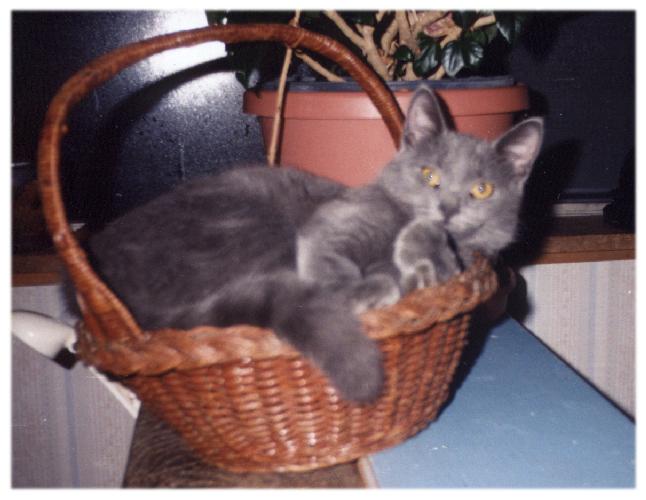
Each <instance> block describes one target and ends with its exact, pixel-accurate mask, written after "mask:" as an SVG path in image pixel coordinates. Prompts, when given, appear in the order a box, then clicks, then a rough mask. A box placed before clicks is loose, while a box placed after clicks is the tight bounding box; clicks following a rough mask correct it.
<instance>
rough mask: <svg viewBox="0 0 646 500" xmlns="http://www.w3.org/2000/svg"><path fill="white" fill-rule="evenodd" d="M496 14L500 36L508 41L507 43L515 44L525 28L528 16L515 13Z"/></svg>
mask: <svg viewBox="0 0 646 500" xmlns="http://www.w3.org/2000/svg"><path fill="white" fill-rule="evenodd" d="M494 14H495V16H496V26H497V28H498V31H500V34H501V35H502V36H503V37H504V38H505V40H507V43H510V44H512V43H514V41H515V40H516V38H517V37H518V35H519V34H520V32H521V30H522V28H523V23H524V22H525V19H526V18H527V15H526V14H518V13H515V12H495V13H494Z"/></svg>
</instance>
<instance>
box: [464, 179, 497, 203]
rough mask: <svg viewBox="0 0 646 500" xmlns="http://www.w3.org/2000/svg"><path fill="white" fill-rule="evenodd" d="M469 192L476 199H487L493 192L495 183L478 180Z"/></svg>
mask: <svg viewBox="0 0 646 500" xmlns="http://www.w3.org/2000/svg"><path fill="white" fill-rule="evenodd" d="M469 193H470V194H471V196H473V197H474V198H475V199H476V200H486V199H487V198H489V197H490V196H491V195H492V194H493V184H492V183H491V182H477V183H476V184H474V185H473V187H472V188H471V191H469Z"/></svg>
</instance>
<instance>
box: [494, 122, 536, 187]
mask: <svg viewBox="0 0 646 500" xmlns="http://www.w3.org/2000/svg"><path fill="white" fill-rule="evenodd" d="M542 142H543V119H542V118H529V119H527V120H525V121H522V122H520V123H519V124H518V125H516V126H515V127H513V128H512V129H511V130H509V131H508V132H507V133H505V135H503V136H502V137H500V138H499V139H498V140H497V141H496V142H495V143H494V146H495V148H496V151H498V152H499V153H500V154H501V155H503V156H504V157H505V158H506V159H507V160H508V161H509V162H510V163H511V165H512V166H513V168H514V173H515V174H516V176H518V177H519V178H520V180H521V181H523V182H524V181H525V179H527V177H529V174H530V172H531V171H532V166H533V165H534V160H536V157H537V156H538V152H539V150H540V149H541V143H542Z"/></svg>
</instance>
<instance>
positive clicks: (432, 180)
mask: <svg viewBox="0 0 646 500" xmlns="http://www.w3.org/2000/svg"><path fill="white" fill-rule="evenodd" d="M422 175H423V176H424V180H425V181H426V184H428V185H429V186H431V187H432V188H438V187H440V174H439V173H437V172H436V171H435V170H433V169H432V168H431V167H424V168H422Z"/></svg>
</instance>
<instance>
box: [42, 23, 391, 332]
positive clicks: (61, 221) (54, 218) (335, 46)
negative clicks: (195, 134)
mask: <svg viewBox="0 0 646 500" xmlns="http://www.w3.org/2000/svg"><path fill="white" fill-rule="evenodd" d="M214 40H219V41H222V42H225V43H238V42H251V41H273V42H282V43H284V44H286V45H288V46H289V47H292V48H306V49H309V50H312V51H314V52H317V53H318V54H320V55H322V56H324V57H327V58H328V59H331V60H332V61H334V62H335V63H337V64H338V65H339V66H341V67H342V68H343V69H345V70H346V71H347V72H348V74H349V75H350V76H351V77H352V78H354V79H355V80H356V81H357V82H358V83H359V85H361V87H362V88H363V90H364V91H365V92H366V93H367V94H368V96H369V97H370V99H371V100H372V102H373V103H374V105H375V106H376V107H377V109H378V110H379V112H380V114H381V116H382V118H383V120H384V122H385V123H386V126H387V127H388V130H389V132H390V135H391V137H392V139H393V141H394V142H395V144H396V145H397V144H398V143H399V138H400V136H401V133H402V123H403V115H402V112H401V110H400V108H399V105H398V104H397V101H395V98H394V97H393V95H392V93H391V92H390V91H389V90H388V89H387V87H386V86H385V85H384V84H383V82H382V81H381V80H380V79H379V77H378V76H377V75H376V74H375V73H374V72H373V71H372V70H371V69H369V68H368V67H367V66H365V65H364V64H363V63H362V62H361V60H360V59H359V58H358V57H357V56H355V55H354V54H353V53H352V52H351V51H350V50H348V49H347V48H345V47H344V46H343V45H342V44H340V43H338V42H336V41H335V40H332V39H330V38H327V37H325V36H323V35H319V34H317V33H312V32H310V31H307V30H305V29H303V28H297V27H292V26H286V25H279V24H276V25H273V24H248V25H228V26H209V27H206V28H199V29H194V30H188V31H181V32H177V33H171V34H168V35H162V36H158V37H154V38H151V39H148V40H144V41H142V42H137V43H133V44H130V45H126V46H124V47H121V48H119V49H116V50H114V51H112V52H110V53H108V54H106V55H104V56H102V57H99V58H97V59H95V60H94V61H92V62H90V63H89V64H88V65H86V66H85V67H84V68H82V69H81V70H80V71H78V72H77V73H76V74H75V75H73V76H72V77H71V78H70V79H69V80H67V81H66V82H65V83H64V84H63V86H62V87H61V88H60V90H59V91H58V93H57V94H56V95H55V96H54V98H53V99H52V101H51V102H50V105H49V108H48V110H47V114H46V115H45V122H44V125H43V128H42V131H41V135H40V141H39V144H38V184H39V188H40V195H41V200H42V204H43V210H44V215H45V221H46V223H47V228H48V230H49V232H50V234H51V235H52V239H53V241H54V245H55V247H56V250H57V252H58V254H59V256H60V258H61V259H62V261H63V264H64V265H65V267H66V269H67V271H68V273H69V275H70V277H71V279H72V281H73V283H74V285H75V288H76V290H77V299H78V302H79V305H80V307H81V310H82V312H83V317H84V319H85V322H86V324H87V327H88V328H89V329H90V330H91V331H92V333H93V334H94V335H95V336H96V337H97V340H100V339H106V340H107V339H111V340H125V339H132V340H135V339H141V338H143V336H144V334H143V332H142V331H141V328H140V327H139V325H137V323H136V322H135V320H134V318H133V317H132V315H131V314H130V312H129V311H128V309H127V308H126V307H125V306H124V305H123V303H121V301H120V300H119V299H118V298H117V297H116V296H115V295H114V294H113V293H112V291H111V290H110V289H109V288H108V287H107V286H106V284H105V283H103V282H102V281H101V279H100V278H99V277H98V276H97V275H96V273H95V272H94V271H93V270H92V267H91V266H90V264H89V262H88V259H87V255H86V254H85V252H84V251H83V249H82V248H81V247H80V245H79V244H78V242H77V240H76V238H75V237H74V235H73V234H72V231H71V229H70V227H69V224H68V221H67V218H66V214H65V207H64V204H63V199H62V196H61V186H60V179H59V166H60V143H61V139H62V136H63V135H64V134H66V133H67V132H68V127H67V124H66V119H67V115H68V113H69V111H70V109H71V108H72V107H73V106H74V105H75V104H76V103H78V102H79V101H80V100H81V99H82V98H84V97H85V96H86V95H88V94H89V93H90V91H91V90H93V89H94V88H96V87H98V86H100V85H101V84H103V83H104V82H106V81H107V80H109V79H110V78H111V77H113V76H114V75H116V74H117V73H118V72H119V71H121V70H122V69H124V68H126V67H128V66H130V65H132V64H134V63H136V62H138V61H140V60H142V59H145V58H147V57H149V56H151V55H153V54H157V53H159V52H163V51H165V50H168V49H173V48H177V47H187V46H192V45H198V44H200V43H206V42H210V41H214Z"/></svg>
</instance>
